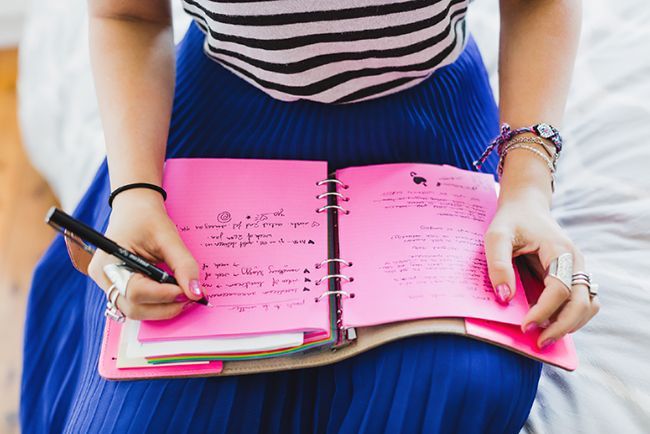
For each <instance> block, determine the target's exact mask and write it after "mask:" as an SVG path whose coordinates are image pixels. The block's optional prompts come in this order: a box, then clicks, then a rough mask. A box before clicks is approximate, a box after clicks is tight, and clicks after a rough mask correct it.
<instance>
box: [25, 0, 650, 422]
mask: <svg viewBox="0 0 650 434" xmlns="http://www.w3.org/2000/svg"><path fill="white" fill-rule="evenodd" d="M174 3H175V6H176V8H177V9H178V7H179V6H178V3H179V2H174ZM497 4H498V2H497V1H496V0H477V1H474V2H473V4H472V7H471V8H470V18H469V19H470V29H472V31H473V33H474V35H475V37H476V39H477V41H478V43H479V45H480V46H481V48H482V51H483V53H484V57H485V61H486V64H487V66H488V69H489V71H490V75H491V79H492V83H493V84H496V48H497V35H498V22H499V20H498V11H497V9H496V5H497ZM584 4H585V5H584V14H585V18H584V24H583V38H582V42H581V47H580V53H579V57H578V59H577V63H576V69H575V78H574V85H573V87H572V90H571V94H570V97H569V103H568V107H567V115H566V122H565V127H564V134H565V137H566V139H567V141H568V145H567V149H566V151H565V152H564V155H563V158H562V160H561V162H560V167H559V177H558V189H557V192H556V195H555V197H554V213H555V215H556V216H557V218H558V219H559V221H560V223H561V224H562V225H563V227H564V228H565V229H566V231H567V232H568V233H569V235H570V236H571V237H572V238H573V240H574V241H575V242H576V244H577V245H578V246H579V247H580V248H581V249H582V250H583V251H584V252H585V254H586V256H587V261H588V267H589V269H590V270H592V271H593V272H594V274H595V278H596V279H597V280H598V281H599V282H600V284H601V294H602V295H601V300H602V304H603V308H602V310H601V313H600V314H599V315H598V317H596V318H595V319H594V320H593V321H592V322H591V323H590V324H589V325H588V326H587V327H585V328H584V329H582V330H580V331H579V332H578V333H576V334H575V335H574V337H575V342H576V345H577V347H578V351H579V355H580V358H581V366H580V367H579V369H578V370H577V371H576V372H574V373H566V372H563V371H560V370H557V369H554V368H545V369H544V373H543V376H542V380H541V383H540V387H539V393H538V397H537V400H536V402H535V404H534V407H533V409H532V412H531V415H530V419H529V421H528V423H527V424H526V427H525V428H524V431H523V432H526V433H549V434H550V433H552V434H555V433H611V432H618V433H625V434H635V433H647V432H650V363H649V362H648V360H650V283H648V282H649V280H650V168H649V166H648V162H649V161H650V50H649V49H648V46H649V45H650V26H649V25H648V22H650V3H649V2H647V0H617V1H616V2H611V1H607V0H589V1H585V2H584ZM176 12H178V10H176ZM176 16H177V23H176V24H177V26H176V29H177V30H178V31H177V33H176V39H177V40H178V39H179V38H180V37H181V36H182V33H183V31H184V29H185V28H186V26H187V18H186V17H184V16H182V15H181V14H178V13H177V14H176ZM86 35H87V30H86V20H85V1H84V0H68V1H65V2H61V1H60V0H58V1H55V0H33V1H32V5H31V15H30V17H29V20H28V23H27V28H26V32H25V37H24V40H23V44H22V46H21V52H20V56H21V77H20V83H19V93H20V117H21V122H22V125H23V130H24V139H25V144H26V147H27V149H28V151H29V153H30V155H31V157H32V160H33V162H34V164H35V166H36V167H37V168H38V169H39V170H40V171H41V172H42V173H43V174H44V176H45V177H46V178H47V179H48V180H49V182H50V184H51V185H52V186H53V188H54V190H55V192H56V193H57V194H58V195H59V197H60V199H61V201H62V204H63V206H64V207H65V208H66V209H68V210H71V209H72V208H73V207H74V205H75V204H76V202H77V201H78V200H79V197H80V195H81V194H82V192H83V191H84V190H85V187H86V185H88V183H89V182H90V179H91V177H92V176H93V174H94V173H95V170H96V167H97V165H98V164H99V162H100V161H101V159H102V158H103V138H102V134H101V125H100V122H99V117H98V114H97V108H96V104H95V101H94V91H93V88H92V80H91V76H90V71H89V62H88V54H87V42H86Z"/></svg>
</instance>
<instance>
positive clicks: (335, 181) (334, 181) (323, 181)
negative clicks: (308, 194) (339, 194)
mask: <svg viewBox="0 0 650 434" xmlns="http://www.w3.org/2000/svg"><path fill="white" fill-rule="evenodd" d="M328 183H329V184H338V185H340V186H341V188H346V189H347V188H350V186H349V185H347V184H346V183H344V182H343V181H341V180H340V179H336V178H327V179H321V180H320V181H318V182H317V183H316V185H317V186H319V187H320V186H321V185H325V184H328Z"/></svg>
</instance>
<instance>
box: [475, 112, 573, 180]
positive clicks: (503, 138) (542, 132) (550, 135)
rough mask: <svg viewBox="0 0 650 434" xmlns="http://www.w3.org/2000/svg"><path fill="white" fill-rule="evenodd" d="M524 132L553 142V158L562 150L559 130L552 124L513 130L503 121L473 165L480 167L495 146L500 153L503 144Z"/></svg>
mask: <svg viewBox="0 0 650 434" xmlns="http://www.w3.org/2000/svg"><path fill="white" fill-rule="evenodd" d="M524 133H533V134H535V135H536V136H538V137H540V138H542V139H546V140H550V141H551V143H553V145H554V146H555V159H557V157H558V156H559V155H560V151H562V144H563V143H564V142H563V140H562V136H561V135H560V132H559V131H558V130H557V129H555V128H554V127H553V126H552V125H549V124H544V123H541V124H536V125H533V126H530V127H522V128H517V129H515V130H513V129H512V128H510V125H508V124H505V123H504V124H503V125H501V134H499V135H498V136H497V137H496V138H495V139H494V140H492V142H490V144H489V145H488V146H487V148H485V151H483V154H481V156H480V157H479V158H478V160H476V161H474V163H473V164H474V167H476V168H477V169H480V168H481V166H482V165H483V163H485V160H487V157H488V156H489V155H490V154H491V153H492V151H493V150H494V149H495V148H497V149H498V151H499V153H501V150H502V149H503V146H504V145H505V144H506V143H508V141H510V140H512V139H513V138H514V137H515V136H518V135H520V134H524Z"/></svg>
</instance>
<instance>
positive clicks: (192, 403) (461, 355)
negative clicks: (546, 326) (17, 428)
mask: <svg viewBox="0 0 650 434" xmlns="http://www.w3.org/2000/svg"><path fill="white" fill-rule="evenodd" d="M197 32H198V30H197V29H196V28H194V27H192V28H191V29H190V31H189V33H188V35H187V37H186V39H185V40H184V42H183V43H182V45H181V47H180V49H179V55H178V72H177V96H176V98H175V106H174V111H173V118H172V126H171V129H170V137H169V144H168V148H167V156H168V157H232V158H287V159H324V160H328V161H329V162H330V165H331V167H332V168H336V167H345V166H348V165H355V164H374V163H384V162H391V161H420V162H432V163H444V164H453V165H456V166H458V167H465V168H468V167H469V164H470V162H471V161H472V159H473V158H475V157H476V156H477V155H478V153H480V150H481V147H482V146H483V145H484V144H485V142H486V141H487V140H488V139H489V138H490V136H492V135H493V134H494V133H495V132H496V130H497V127H498V124H497V122H498V118H497V112H496V107H495V105H494V100H493V98H492V94H491V93H490V90H489V85H488V83H487V77H486V74H485V71H484V70H483V65H482V63H481V60H480V56H479V55H478V52H477V49H476V47H475V45H473V42H470V46H468V48H467V50H466V52H465V53H464V54H463V55H462V56H461V58H460V59H459V60H458V61H457V62H456V63H455V64H453V65H451V66H449V67H446V68H443V69H441V70H440V71H439V72H438V73H436V75H435V76H434V77H433V78H432V79H430V80H427V81H425V82H424V83H422V84H420V85H418V86H416V87H415V88H411V89H409V90H407V91H404V92H400V93H399V94H395V95H392V96H388V97H384V98H380V99H377V100H372V101H368V102H365V103H358V104H351V105H347V106H328V105H322V104H317V103H306V102H296V103H284V102H280V101H276V100H273V99H271V98H270V97H268V96H266V95H265V94H263V93H261V92H260V91H259V90H258V89H256V88H253V87H252V86H250V85H248V84H247V83H245V82H243V81H241V79H239V78H237V77H235V76H233V75H232V74H230V73H229V72H227V71H226V70H224V69H223V68H222V67H220V66H219V65H217V64H215V63H214V62H212V61H211V60H208V59H207V58H205V56H204V55H203V54H202V53H201V51H200V49H199V48H200V35H199V34H198V33H197ZM484 167H486V170H493V169H494V161H491V162H490V163H489V164H487V165H486V166H484ZM109 188H110V187H109V183H108V173H107V167H106V163H105V162H104V163H103V164H102V166H101V167H100V169H99V170H98V172H97V175H96V177H95V179H94V181H93V183H92V184H91V186H90V188H89V189H88V191H87V193H86V195H85V196H84V198H83V200H82V201H81V202H80V204H79V206H78V208H77V209H76V211H75V215H76V216H77V217H79V218H81V219H82V220H84V221H86V222H89V223H91V224H92V225H93V226H94V227H95V228H97V229H99V230H104V229H105V226H106V224H107V219H108V215H109V209H108V207H107V205H106V198H107V196H108V193H109ZM102 304H103V294H102V293H101V291H100V290H99V288H97V286H96V285H95V284H94V283H92V282H91V281H90V280H89V279H87V278H85V277H84V276H82V275H81V274H79V273H78V272H76V271H75V270H74V269H73V268H72V266H71V265H70V263H69V261H68V259H67V254H66V251H65V247H64V245H63V243H62V241H61V239H60V237H57V239H56V240H55V241H54V242H53V244H52V245H51V246H50V248H49V249H48V251H47V252H46V253H45V255H44V256H43V257H42V258H41V261H40V262H39V264H38V266H37V267H36V270H35V272H34V279H33V283H32V290H31V293H30V301H29V306H28V314H27V315H28V318H27V323H26V341H25V362H24V374H23V391H22V402H21V421H22V424H23V430H24V431H25V432H61V431H65V432H174V433H176V432H208V431H209V432H281V433H287V432H381V431H390V432H418V431H420V430H421V431H424V432H459V433H465V432H468V433H471V432H477V433H478V432H480V433H486V432H495V433H497V432H498V433H507V432H518V430H519V428H520V427H521V425H522V424H523V422H524V421H525V419H526V417H527V414H528V411H529V409H530V406H531V404H532V400H533V399H534V396H535V392H536V389H537V381H538V379H539V374H540V364H539V363H537V362H534V361H532V360H530V359H527V358H524V357H522V356H519V355H516V354H514V353H511V352H508V351H505V350H503V349H500V348H497V347H495V346H492V345H489V344H486V343H482V342H479V341H474V340H471V339H468V338H465V337H461V336H451V335H427V336H419V337H411V338H407V339H402V340H399V341H396V342H393V343H389V344H386V345H384V346H381V347H379V348H376V349H374V350H372V351H369V352H367V353H364V354H361V355H359V356H357V357H354V358H352V359H349V360H346V361H343V362H340V363H338V364H335V365H329V366H324V367H320V368H312V369H305V370H297V371H287V372H280V373H272V374H260V375H254V376H241V377H227V378H226V377H224V378H209V379H205V378H202V379H191V380H187V379H183V380H180V379H179V380H149V381H137V382H131V381H129V382H126V381H125V382H108V381H104V380H103V379H101V378H100V377H99V376H98V374H97V368H96V364H97V357H98V355H99V344H100V341H101V331H102V327H103V316H102V315H101V310H102Z"/></svg>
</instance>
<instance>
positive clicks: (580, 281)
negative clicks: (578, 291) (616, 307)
mask: <svg viewBox="0 0 650 434" xmlns="http://www.w3.org/2000/svg"><path fill="white" fill-rule="evenodd" d="M571 285H585V286H586V287H587V290H588V291H589V299H590V300H592V299H593V298H594V297H596V296H597V295H598V284H597V283H593V282H592V281H591V273H585V272H582V271H581V272H578V273H573V274H572V275H571Z"/></svg>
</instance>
